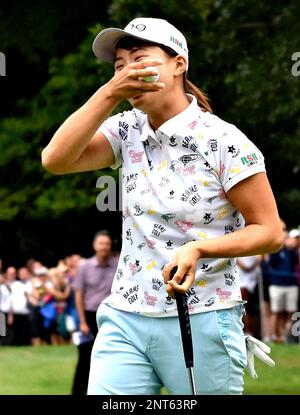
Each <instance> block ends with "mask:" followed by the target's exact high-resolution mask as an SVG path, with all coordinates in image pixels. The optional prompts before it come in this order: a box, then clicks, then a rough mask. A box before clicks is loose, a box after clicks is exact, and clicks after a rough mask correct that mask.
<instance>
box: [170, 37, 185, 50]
mask: <svg viewBox="0 0 300 415" xmlns="http://www.w3.org/2000/svg"><path fill="white" fill-rule="evenodd" d="M170 40H171V42H173V43H175V45H177V46H179V47H180V48H181V49H183V50H185V48H184V46H183V44H182V42H180V41H179V40H177V39H175V37H173V36H171V37H170Z"/></svg>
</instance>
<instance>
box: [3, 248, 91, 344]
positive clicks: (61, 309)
mask: <svg viewBox="0 0 300 415" xmlns="http://www.w3.org/2000/svg"><path fill="white" fill-rule="evenodd" d="M84 261H85V259H84V258H82V257H81V256H80V255H78V254H74V255H70V256H68V257H66V258H64V259H61V260H59V261H58V263H57V265H56V266H55V267H53V268H47V267H46V266H45V265H43V264H42V263H41V262H39V261H37V260H35V259H29V260H28V261H27V263H26V266H24V267H21V268H19V269H16V268H15V267H14V266H9V267H8V268H7V269H6V270H5V272H3V271H2V261H1V260H0V311H1V312H2V313H4V314H5V316H6V336H5V337H0V344H2V345H29V344H32V345H41V344H61V343H69V342H70V341H71V335H72V333H73V332H74V331H76V330H77V329H78V326H79V322H78V316H77V311H76V307H75V301H74V292H73V288H72V283H73V280H74V278H75V276H76V275H77V272H78V269H79V266H80V265H81V264H83V263H84Z"/></svg>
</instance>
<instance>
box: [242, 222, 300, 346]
mask: <svg viewBox="0 0 300 415" xmlns="http://www.w3.org/2000/svg"><path fill="white" fill-rule="evenodd" d="M282 229H283V232H284V234H285V238H284V242H283V246H282V248H281V249H280V250H279V251H278V252H276V253H272V254H268V255H258V256H251V257H243V258H238V259H237V267H238V271H239V277H240V284H241V292H242V298H243V299H244V300H245V301H247V303H246V304H245V308H246V314H245V316H244V331H245V332H246V333H249V334H251V335H254V336H255V337H257V338H260V339H262V340H264V341H265V342H270V341H272V342H276V343H300V337H299V333H297V331H296V330H293V323H295V322H296V321H297V320H298V319H299V317H300V315H299V317H298V314H295V313H297V312H299V311H300V230H299V229H291V230H288V229H287V227H286V224H285V223H284V221H282Z"/></svg>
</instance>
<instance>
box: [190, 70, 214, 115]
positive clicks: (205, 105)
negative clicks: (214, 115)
mask: <svg viewBox="0 0 300 415" xmlns="http://www.w3.org/2000/svg"><path fill="white" fill-rule="evenodd" d="M184 90H185V92H186V93H187V94H192V95H194V97H196V99H197V103H198V105H199V107H200V108H201V109H202V110H203V111H208V112H212V108H211V106H210V104H209V99H208V98H207V95H206V94H205V93H204V92H202V91H200V89H199V88H197V87H196V85H194V84H193V83H192V82H191V81H189V80H188V79H187V77H186V76H185V78H184Z"/></svg>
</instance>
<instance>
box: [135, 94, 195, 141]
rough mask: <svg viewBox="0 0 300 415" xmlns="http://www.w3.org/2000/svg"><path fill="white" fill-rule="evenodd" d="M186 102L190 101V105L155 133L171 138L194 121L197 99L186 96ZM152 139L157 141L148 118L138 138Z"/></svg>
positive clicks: (143, 139)
mask: <svg viewBox="0 0 300 415" xmlns="http://www.w3.org/2000/svg"><path fill="white" fill-rule="evenodd" d="M186 95H187V97H188V100H189V101H190V105H189V106H188V107H187V108H186V109H185V110H183V111H181V112H180V113H179V114H177V115H175V117H172V118H170V119H169V120H168V121H166V122H165V123H163V124H162V125H161V126H160V127H159V128H158V129H157V130H156V133H162V134H164V135H166V136H168V137H172V135H174V134H175V133H176V132H177V131H179V129H181V128H182V126H184V125H188V124H189V123H190V122H192V121H193V120H194V119H195V111H196V110H200V108H199V107H198V104H197V99H196V97H194V96H193V95H191V94H186ZM149 136H150V137H152V138H154V139H157V136H156V134H155V132H154V130H153V128H152V127H151V125H150V123H149V120H148V117H146V122H145V125H144V128H143V131H142V134H141V136H140V140H141V141H146V140H147V138H148V137H149Z"/></svg>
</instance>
